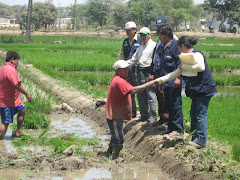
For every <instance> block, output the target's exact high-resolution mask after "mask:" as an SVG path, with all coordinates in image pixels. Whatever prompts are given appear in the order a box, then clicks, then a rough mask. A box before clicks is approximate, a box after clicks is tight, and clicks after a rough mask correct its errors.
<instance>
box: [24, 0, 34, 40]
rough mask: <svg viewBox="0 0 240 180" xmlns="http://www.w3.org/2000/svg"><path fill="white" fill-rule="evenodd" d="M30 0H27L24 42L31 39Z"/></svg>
mask: <svg viewBox="0 0 240 180" xmlns="http://www.w3.org/2000/svg"><path fill="white" fill-rule="evenodd" d="M31 20H32V0H29V1H28V14H27V28H26V36H25V42H29V41H31V22H32V21H31Z"/></svg>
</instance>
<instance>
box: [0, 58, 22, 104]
mask: <svg viewBox="0 0 240 180" xmlns="http://www.w3.org/2000/svg"><path fill="white" fill-rule="evenodd" d="M18 83H21V79H20V78H19V76H18V73H17V70H16V67H15V65H13V64H11V63H9V62H5V63H4V65H3V67H1V68H0V108H4V107H17V106H20V105H22V104H23V103H22V101H21V100H20V92H19V91H18V90H17V89H16V88H15V86H16V85H17V84H18Z"/></svg>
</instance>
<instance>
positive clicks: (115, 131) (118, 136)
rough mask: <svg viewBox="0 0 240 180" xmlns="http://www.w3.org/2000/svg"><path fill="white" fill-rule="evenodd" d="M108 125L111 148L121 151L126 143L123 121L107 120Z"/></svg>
mask: <svg viewBox="0 0 240 180" xmlns="http://www.w3.org/2000/svg"><path fill="white" fill-rule="evenodd" d="M107 123H108V127H109V129H110V133H111V140H110V143H109V147H114V148H117V149H119V150H121V149H122V148H123V142H124V133H123V121H115V120H109V119H107Z"/></svg>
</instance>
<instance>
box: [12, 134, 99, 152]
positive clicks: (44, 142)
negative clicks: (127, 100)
mask: <svg viewBox="0 0 240 180" xmlns="http://www.w3.org/2000/svg"><path fill="white" fill-rule="evenodd" d="M100 141H101V140H100V139H98V138H91V139H88V138H78V137H76V136H75V135H74V134H63V135H60V136H57V137H49V135H48V134H47V130H45V131H44V132H43V133H42V134H41V135H40V136H39V137H32V136H28V135H26V136H22V137H20V138H18V139H16V140H14V141H13V144H14V145H15V146H17V147H22V146H37V145H38V146H49V147H53V148H54V152H56V153H63V151H64V150H66V149H67V148H68V147H70V146H71V145H74V146H75V148H76V149H75V155H79V156H91V155H92V152H89V151H88V150H85V148H84V147H86V146H88V147H93V148H94V147H99V142H100Z"/></svg>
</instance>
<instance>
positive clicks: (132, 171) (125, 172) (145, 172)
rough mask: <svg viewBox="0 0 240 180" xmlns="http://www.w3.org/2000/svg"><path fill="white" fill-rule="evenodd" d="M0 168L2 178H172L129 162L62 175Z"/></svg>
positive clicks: (51, 179) (60, 179)
mask: <svg viewBox="0 0 240 180" xmlns="http://www.w3.org/2000/svg"><path fill="white" fill-rule="evenodd" d="M7 171H8V173H6V171H5V170H0V177H1V179H25V180H28V179H34V180H42V179H49V180H96V179H104V180H106V179H121V180H132V179H133V180H172V179H171V178H170V177H167V176H166V175H164V174H163V173H162V172H161V171H159V169H157V168H156V167H155V166H154V165H152V164H143V165H139V164H131V165H130V164H129V166H128V167H125V168H123V169H118V170H117V169H115V170H111V171H110V170H107V169H104V168H91V169H88V170H79V171H75V172H72V171H64V173H63V174H61V175H54V176H53V175H51V174H50V173H47V172H33V171H29V170H16V169H8V170H7Z"/></svg>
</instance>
